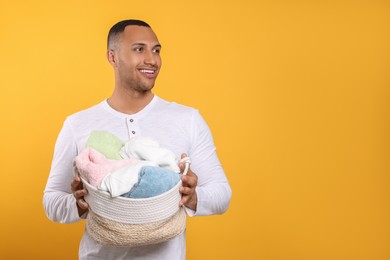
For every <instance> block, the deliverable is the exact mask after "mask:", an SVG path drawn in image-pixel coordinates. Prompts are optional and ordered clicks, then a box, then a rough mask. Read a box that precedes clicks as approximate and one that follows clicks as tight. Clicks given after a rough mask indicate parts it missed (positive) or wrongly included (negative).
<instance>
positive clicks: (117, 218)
mask: <svg viewBox="0 0 390 260" xmlns="http://www.w3.org/2000/svg"><path fill="white" fill-rule="evenodd" d="M82 181H83V183H84V187H85V188H86V189H87V190H88V195H86V196H85V201H86V202H87V203H88V204H89V213H88V217H87V231H88V233H89V235H90V236H91V237H92V238H93V239H94V240H95V241H97V242H98V243H100V244H103V245H109V246H123V247H135V246H143V245H150V244H157V243H161V242H164V241H167V240H169V239H172V238H174V237H175V236H177V235H179V234H181V233H182V232H183V231H184V229H185V227H186V214H185V210H184V208H180V207H179V201H180V199H181V194H180V192H179V187H180V186H181V181H179V183H178V184H177V185H176V186H175V187H173V188H172V189H170V190H169V191H167V192H165V193H163V194H160V195H158V196H155V197H151V198H145V199H133V198H125V197H115V198H112V197H111V195H110V194H109V193H108V192H106V191H101V190H97V189H96V188H95V187H93V186H91V185H90V184H89V183H88V182H87V181H86V180H84V179H82Z"/></svg>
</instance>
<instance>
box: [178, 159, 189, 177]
mask: <svg viewBox="0 0 390 260" xmlns="http://www.w3.org/2000/svg"><path fill="white" fill-rule="evenodd" d="M179 163H184V164H185V165H184V171H183V175H187V172H188V169H189V168H190V164H191V159H190V157H184V158H182V159H180V161H179Z"/></svg>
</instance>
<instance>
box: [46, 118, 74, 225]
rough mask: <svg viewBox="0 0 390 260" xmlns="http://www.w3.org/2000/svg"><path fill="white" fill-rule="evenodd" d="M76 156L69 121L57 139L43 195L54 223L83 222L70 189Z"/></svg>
mask: <svg viewBox="0 0 390 260" xmlns="http://www.w3.org/2000/svg"><path fill="white" fill-rule="evenodd" d="M76 155H77V144H76V139H75V136H74V134H73V131H72V127H71V125H70V122H69V120H68V119H67V120H65V122H64V125H63V127H62V129H61V132H60V134H59V135H58V138H57V142H56V145H55V149H54V157H53V161H52V165H51V170H50V175H49V178H48V181H47V184H46V188H45V191H44V195H43V206H44V209H45V212H46V215H47V217H48V218H49V219H50V220H52V221H55V222H60V223H73V222H77V221H79V220H81V218H80V217H79V214H78V210H77V206H76V199H75V198H74V196H73V194H72V192H71V187H70V183H71V182H72V180H73V160H74V158H75V157H76Z"/></svg>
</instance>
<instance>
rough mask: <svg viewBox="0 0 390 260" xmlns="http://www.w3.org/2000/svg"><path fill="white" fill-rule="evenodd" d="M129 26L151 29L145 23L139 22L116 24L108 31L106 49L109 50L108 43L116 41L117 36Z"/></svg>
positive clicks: (129, 21) (126, 21)
mask: <svg viewBox="0 0 390 260" xmlns="http://www.w3.org/2000/svg"><path fill="white" fill-rule="evenodd" d="M129 25H137V26H145V27H149V28H151V27H150V25H149V24H147V23H146V22H144V21H141V20H135V19H129V20H123V21H120V22H117V23H116V24H114V26H112V27H111V29H110V31H109V32H108V37H107V49H109V48H110V43H112V42H114V41H116V40H117V38H118V36H119V35H120V34H121V33H122V32H123V31H124V30H125V28H126V27H127V26H129Z"/></svg>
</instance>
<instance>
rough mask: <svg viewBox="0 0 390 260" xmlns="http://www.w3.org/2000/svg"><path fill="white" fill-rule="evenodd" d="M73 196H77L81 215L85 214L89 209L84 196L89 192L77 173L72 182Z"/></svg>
mask: <svg viewBox="0 0 390 260" xmlns="http://www.w3.org/2000/svg"><path fill="white" fill-rule="evenodd" d="M70 187H71V189H72V193H73V196H74V197H75V198H76V203H77V210H78V212H79V217H81V216H82V215H84V213H85V212H87V211H88V203H87V202H86V201H85V200H84V196H85V195H87V194H88V191H87V189H84V187H83V183H82V182H81V179H80V176H79V175H78V174H76V177H74V179H73V181H72V183H71V184H70Z"/></svg>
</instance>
